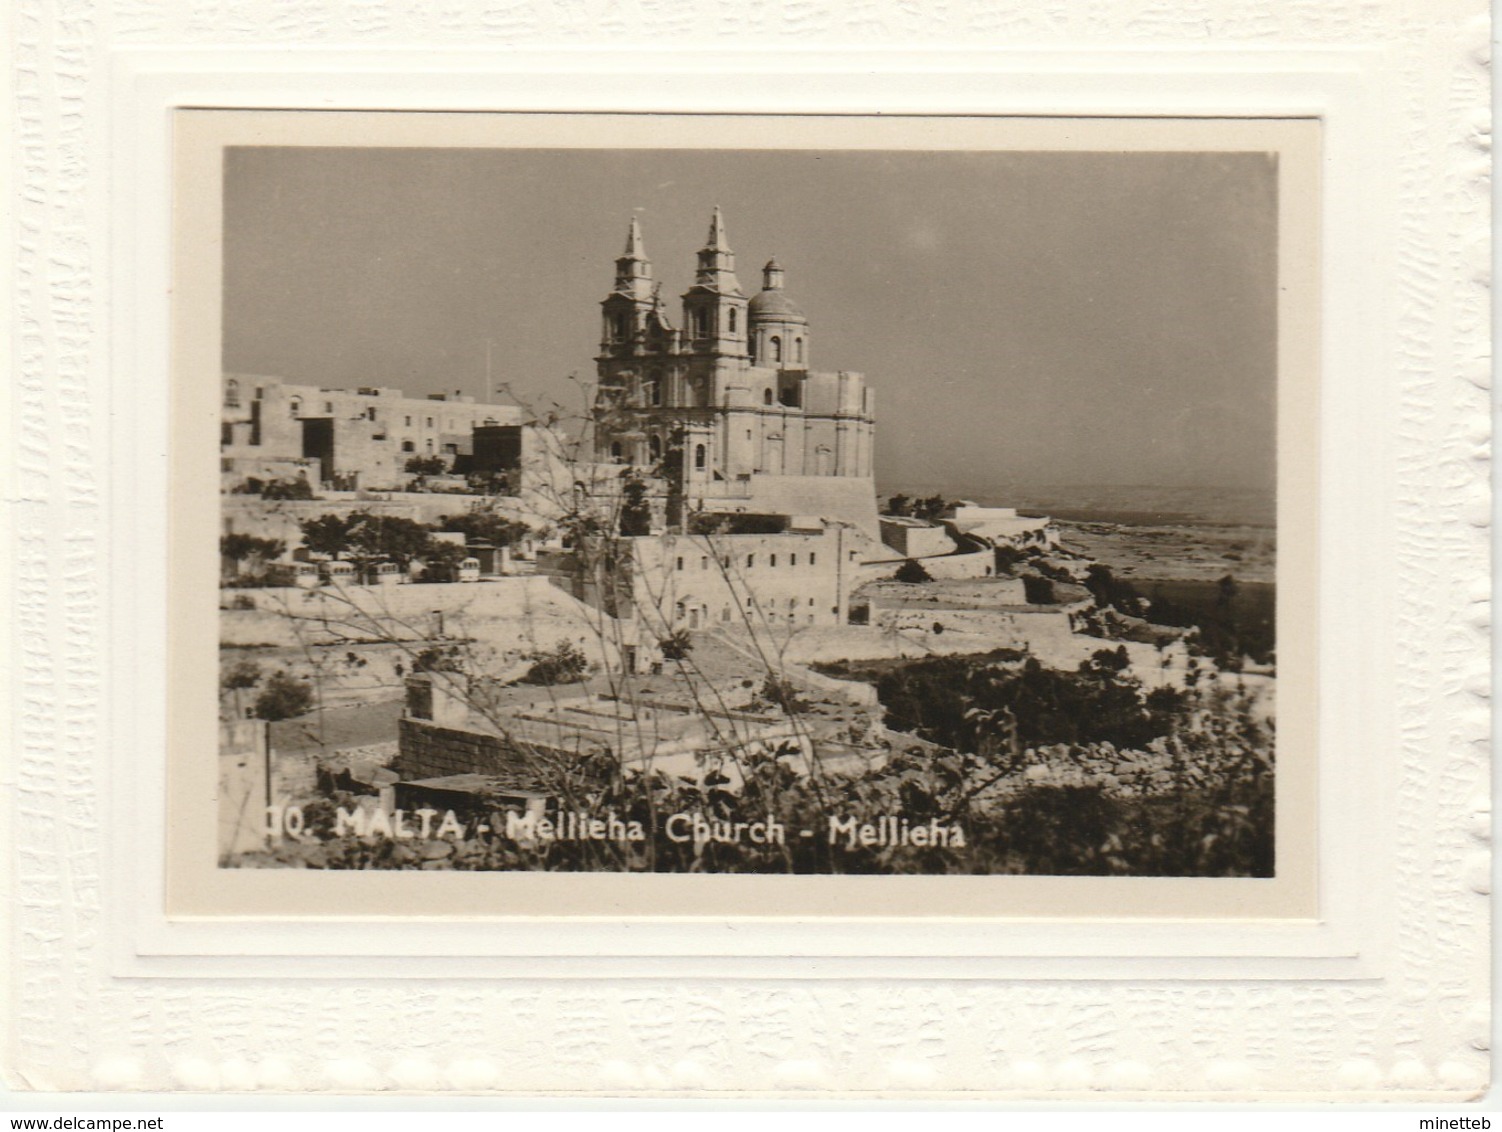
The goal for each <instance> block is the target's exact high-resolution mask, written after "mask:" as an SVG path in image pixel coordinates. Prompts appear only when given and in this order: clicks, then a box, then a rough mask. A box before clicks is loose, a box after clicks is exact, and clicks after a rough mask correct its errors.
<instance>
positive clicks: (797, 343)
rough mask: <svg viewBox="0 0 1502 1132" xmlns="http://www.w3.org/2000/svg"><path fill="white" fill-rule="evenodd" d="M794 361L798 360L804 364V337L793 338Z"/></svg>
mask: <svg viewBox="0 0 1502 1132" xmlns="http://www.w3.org/2000/svg"><path fill="white" fill-rule="evenodd" d="M793 361H795V362H797V363H798V364H799V365H802V364H803V339H802V338H794V339H793Z"/></svg>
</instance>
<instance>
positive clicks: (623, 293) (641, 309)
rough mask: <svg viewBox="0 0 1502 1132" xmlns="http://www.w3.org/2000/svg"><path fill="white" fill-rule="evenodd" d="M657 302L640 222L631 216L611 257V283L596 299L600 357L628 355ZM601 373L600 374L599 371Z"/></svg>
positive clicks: (631, 353)
mask: <svg viewBox="0 0 1502 1132" xmlns="http://www.w3.org/2000/svg"><path fill="white" fill-rule="evenodd" d="M656 306H657V283H656V281H655V280H654V279H653V278H652V261H651V260H650V259H648V258H647V249H646V245H645V244H644V243H643V242H642V238H641V224H640V223H639V222H638V221H637V219H636V217H634V216H633V217H632V218H631V228H630V230H629V231H628V232H627V233H626V250H625V251H624V252H623V253H622V254H621V256H620V258H619V259H617V260H616V261H615V285H614V287H612V288H611V291H610V294H609V295H607V296H606V297H605V300H604V301H603V302H601V303H600V309H601V313H602V315H603V319H602V330H601V334H600V359H601V361H602V362H603V361H604V360H605V359H607V358H629V357H631V356H632V355H633V354H635V353H636V348H637V345H638V343H639V342H640V341H641V338H642V335H643V334H644V332H645V331H646V329H647V316H648V315H649V314H651V313H652V312H653V311H654V310H655V309H656ZM602 376H603V374H602Z"/></svg>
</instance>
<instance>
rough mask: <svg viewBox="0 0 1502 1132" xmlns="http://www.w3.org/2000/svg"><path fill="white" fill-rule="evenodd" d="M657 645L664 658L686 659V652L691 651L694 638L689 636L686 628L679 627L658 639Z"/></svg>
mask: <svg viewBox="0 0 1502 1132" xmlns="http://www.w3.org/2000/svg"><path fill="white" fill-rule="evenodd" d="M657 647H658V648H659V649H661V650H662V656H663V659H664V660H687V659H688V654H689V653H690V652H692V651H693V648H694V639H693V638H692V637H691V636H689V634H688V630H687V629H679V630H678V631H677V632H676V633H673V634H671V635H670V636H667V637H664V638H663V639H662V640H660V641H658V642H657Z"/></svg>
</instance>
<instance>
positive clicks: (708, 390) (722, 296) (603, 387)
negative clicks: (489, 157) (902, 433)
mask: <svg viewBox="0 0 1502 1132" xmlns="http://www.w3.org/2000/svg"><path fill="white" fill-rule="evenodd" d="M601 309H602V314H603V333H602V335H601V342H600V352H599V355H598V357H597V359H596V365H597V376H598V386H597V389H598V392H597V401H596V414H595V446H596V458H597V459H598V460H599V461H600V462H602V463H614V464H622V465H634V466H637V467H640V468H643V469H657V471H658V472H659V474H661V475H663V476H665V477H666V478H668V479H669V480H670V481H676V482H670V484H669V487H670V490H674V491H678V492H681V493H682V496H683V498H684V499H685V500H686V501H687V502H688V504H689V506H690V507H691V508H694V509H708V510H732V511H735V510H761V511H776V512H781V513H785V514H787V513H798V514H810V515H822V516H823V517H825V518H828V519H833V520H844V521H847V522H851V523H854V524H855V525H859V526H862V527H867V526H872V525H874V520H875V505H874V500H875V489H874V481H873V480H872V464H873V445H874V434H875V405H874V398H873V395H872V391H871V390H870V389H868V388H867V387H866V381H865V377H864V376H863V375H862V374H859V373H851V372H846V371H821V370H816V369H814V368H813V363H812V358H813V339H812V334H811V332H810V326H809V322H808V319H807V318H806V317H805V316H804V314H803V312H802V311H801V310H800V309H799V307H798V306H797V304H796V303H794V302H793V300H792V299H791V298H790V297H789V296H788V294H787V292H786V290H785V287H784V273H783V270H782V268H781V267H780V266H779V265H778V263H777V262H776V260H772V261H770V262H768V263H767V265H766V266H765V268H763V270H762V287H761V290H760V291H759V292H758V293H757V294H756V295H755V296H752V297H748V296H747V295H746V293H745V292H744V291H743V290H742V289H741V284H740V281H739V279H738V278H737V277H736V272H735V253H734V252H732V251H731V249H730V245H729V241H728V239H727V237H726V231H725V221H724V218H723V216H722V215H721V213H720V210H719V209H718V208H716V209H715V210H714V216H713V219H712V220H711V222H710V228H709V236H708V239H707V240H706V241H705V245H704V247H703V248H702V249H701V250H700V251H699V253H698V265H697V270H696V273H695V277H694V283H693V286H692V287H690V288H689V289H688V290H687V291H686V292H684V294H683V296H682V308H681V310H682V318H681V325H675V324H674V322H673V320H672V319H671V318H670V317H669V314H668V311H667V309H666V307H665V305H664V303H663V300H662V293H661V284H660V283H659V282H658V281H657V280H656V279H654V278H653V273H652V263H651V261H650V260H649V259H648V258H647V253H646V249H645V246H644V244H643V240H642V233H641V227H640V225H639V223H638V222H637V221H636V220H635V219H633V220H632V221H631V227H630V232H629V234H628V237H627V241H626V249H625V252H624V253H623V254H622V255H621V257H620V258H619V259H617V260H616V270H615V285H614V287H613V288H612V290H611V292H610V294H609V295H608V296H607V297H606V298H605V300H604V301H603V302H602V303H601ZM830 512H839V513H834V514H831V513H830Z"/></svg>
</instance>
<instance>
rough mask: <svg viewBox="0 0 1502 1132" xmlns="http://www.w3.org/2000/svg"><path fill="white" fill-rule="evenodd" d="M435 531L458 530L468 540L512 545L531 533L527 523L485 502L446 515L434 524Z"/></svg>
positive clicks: (494, 544) (493, 544) (495, 544)
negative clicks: (460, 513)
mask: <svg viewBox="0 0 1502 1132" xmlns="http://www.w3.org/2000/svg"><path fill="white" fill-rule="evenodd" d="M433 529H434V530H435V531H458V532H459V533H461V534H462V535H463V536H464V537H465V540H466V541H468V542H488V543H490V544H491V545H492V546H512V545H514V544H515V543H516V542H517V541H518V540H520V539H522V538H524V537H525V536H526V535H528V534H530V533H531V530H532V528H531V527H529V526H527V524H526V523H521V522H517V521H516V520H515V519H509V518H507V517H506V516H505V515H502V514H501V513H500V512H498V511H496V510H495V509H494V508H492V507H489V506H487V505H485V504H483V503H476V504H475V505H474V506H473V507H471V508H470V509H469V510H468V511H466V512H465V513H464V514H462V515H444V516H443V517H442V518H440V519H439V520H438V522H436V523H434V524H433Z"/></svg>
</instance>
